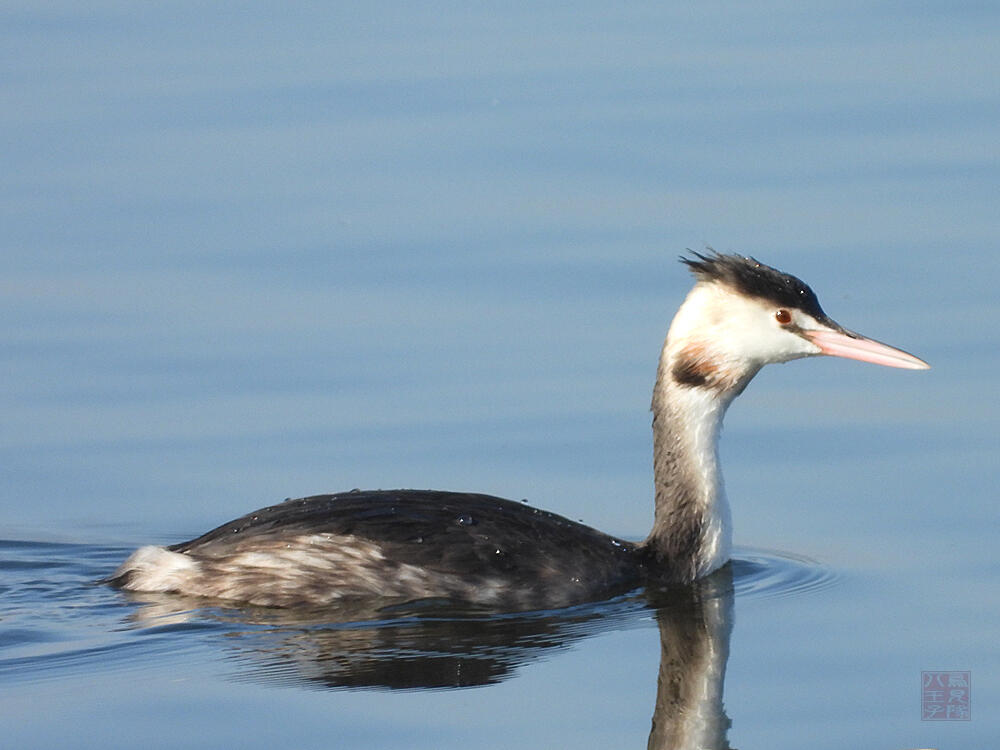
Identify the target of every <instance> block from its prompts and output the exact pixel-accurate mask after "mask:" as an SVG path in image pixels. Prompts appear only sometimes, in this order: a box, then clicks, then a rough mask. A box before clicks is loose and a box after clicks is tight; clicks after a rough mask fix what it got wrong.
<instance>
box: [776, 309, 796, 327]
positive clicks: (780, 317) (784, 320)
mask: <svg viewBox="0 0 1000 750" xmlns="http://www.w3.org/2000/svg"><path fill="white" fill-rule="evenodd" d="M774 319H775V320H776V321H778V322H779V323H781V325H788V324H789V323H791V322H792V314H791V313H790V312H788V310H778V312H776V313H775V314H774Z"/></svg>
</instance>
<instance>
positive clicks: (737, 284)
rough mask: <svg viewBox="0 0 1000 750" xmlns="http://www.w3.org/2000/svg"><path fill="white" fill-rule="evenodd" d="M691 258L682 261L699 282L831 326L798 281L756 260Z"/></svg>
mask: <svg viewBox="0 0 1000 750" xmlns="http://www.w3.org/2000/svg"><path fill="white" fill-rule="evenodd" d="M692 255H694V258H685V257H681V262H682V263H684V264H685V265H687V267H688V268H690V269H691V272H692V273H694V275H695V277H696V278H697V279H698V280H699V281H712V282H718V283H721V284H726V285H727V286H729V287H731V288H733V289H735V290H736V291H737V292H739V293H740V294H745V295H747V296H748V297H757V298H759V299H765V300H768V301H769V302H773V303H774V304H775V305H777V306H778V307H791V308H796V309H799V310H801V311H802V312H805V313H808V314H809V315H811V316H813V317H814V318H815V319H816V320H817V321H820V322H827V321H829V322H831V323H832V321H830V319H829V318H828V317H827V315H826V313H824V312H823V308H822V307H820V305H819V300H818V299H816V293H815V292H813V290H812V289H810V288H809V285H808V284H806V283H805V282H804V281H802V280H801V279H799V278H796V277H795V276H792V275H791V274H787V273H783V272H782V271H779V270H778V269H777V268H772V267H771V266H768V265H765V264H763V263H761V262H760V261H758V260H756V259H755V258H747V257H744V256H742V255H723V254H721V253H716V252H713V253H712V254H711V255H702V254H701V253H695V252H692Z"/></svg>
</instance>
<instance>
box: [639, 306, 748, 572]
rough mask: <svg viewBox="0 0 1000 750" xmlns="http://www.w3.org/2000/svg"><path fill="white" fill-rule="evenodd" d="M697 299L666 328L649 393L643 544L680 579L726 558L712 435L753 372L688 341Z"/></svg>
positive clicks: (724, 511) (723, 505)
mask: <svg viewBox="0 0 1000 750" xmlns="http://www.w3.org/2000/svg"><path fill="white" fill-rule="evenodd" d="M696 291H698V290H697V287H696ZM697 296H698V295H696V294H695V293H694V292H693V293H692V295H691V296H689V299H688V301H687V302H685V305H682V307H681V309H680V310H679V311H678V314H677V316H676V317H675V319H674V323H673V324H672V325H671V328H670V333H669V334H668V335H667V340H666V342H665V343H664V346H663V352H662V354H661V355H660V364H659V368H658V371H657V377H656V386H655V388H654V390H653V406H652V409H653V474H654V481H655V484H656V513H655V518H654V522H653V530H652V531H651V532H650V535H649V538H648V539H647V540H646V542H645V546H646V548H647V549H648V550H649V552H650V553H652V555H653V556H654V558H655V559H656V562H657V564H658V567H659V568H660V569H661V570H662V571H663V572H664V575H666V576H668V577H669V578H672V579H675V580H679V581H692V580H695V579H697V578H701V577H703V576H706V575H708V574H709V573H711V572H712V571H713V570H716V569H718V568H720V567H722V566H723V565H725V563H726V562H727V561H728V560H729V556H730V552H731V550H732V521H731V518H730V513H729V503H728V502H727V500H726V494H725V489H724V488H723V484H722V475H721V473H720V471H719V455H718V442H719V434H720V432H721V430H722V418H723V416H724V415H725V413H726V409H727V408H728V407H729V404H730V403H732V400H733V399H734V398H735V397H736V396H737V395H738V394H739V393H740V392H741V391H742V390H743V389H744V388H745V387H746V385H747V383H749V382H750V379H751V378H752V377H753V376H754V375H755V374H756V373H757V371H758V370H759V366H753V365H737V364H736V363H734V362H733V361H731V360H729V361H727V360H726V359H725V358H720V357H719V356H718V355H717V354H716V353H714V352H713V351H712V350H711V348H710V347H709V346H707V345H706V344H705V342H704V340H703V339H699V338H698V337H695V336H692V335H691V334H692V331H691V328H690V315H689V314H688V313H689V312H690V310H691V308H692V305H691V304H690V303H691V302H693V301H697ZM692 297H694V298H695V299H694V300H692Z"/></svg>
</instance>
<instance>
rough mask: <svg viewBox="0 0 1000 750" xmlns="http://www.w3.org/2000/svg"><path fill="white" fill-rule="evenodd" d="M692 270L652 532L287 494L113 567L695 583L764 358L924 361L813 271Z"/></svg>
mask: <svg viewBox="0 0 1000 750" xmlns="http://www.w3.org/2000/svg"><path fill="white" fill-rule="evenodd" d="M693 255H694V257H693V258H682V259H681V260H682V262H684V263H685V264H687V266H688V267H689V268H690V269H691V271H692V272H693V273H694V276H695V285H694V288H693V289H692V290H691V291H690V293H689V294H688V295H687V298H686V299H685V300H684V303H683V304H682V305H681V307H680V309H679V310H678V311H677V314H676V315H675V316H674V320H673V322H672V323H671V325H670V331H669V333H668V334H667V339H666V341H665V342H664V345H663V351H662V353H661V355H660V364H659V368H658V370H657V376H656V385H655V387H654V389H653V404H652V411H653V467H654V479H655V486H656V493H655V497H656V508H655V519H654V523H653V529H652V531H651V532H650V534H649V536H648V537H647V538H646V540H645V541H643V542H629V541H626V540H624V539H617V538H615V537H612V536H608V535H607V534H604V533H602V532H600V531H597V530H595V529H592V528H590V527H588V526H584V525H582V524H579V523H576V522H574V521H570V520H569V519H566V518H563V517H562V516H558V515H556V514H554V513H548V512H546V511H542V510H538V509H536V508H532V507H529V506H527V505H524V504H523V503H518V502H512V501H510V500H503V499H501V498H497V497H490V496H488V495H478V494H466V493H460V492H439V491H430V490H378V491H370V492H361V491H357V490H355V491H352V492H343V493H339V494H336V495H317V496H314V497H307V498H302V499H298V500H286V501H285V502H283V503H281V504H279V505H273V506H270V507H268V508H262V509H261V510H258V511H255V512H253V513H250V514H248V515H246V516H243V517H242V518H238V519H236V520H234V521H230V522H229V523H226V524H223V525H222V526H220V527H219V528H217V529H215V530H213V531H209V532H208V533H207V534H204V535H202V536H200V537H198V538H197V539H192V540H191V541H188V542H182V543H180V544H174V545H171V546H169V547H142V548H141V549H139V550H137V551H136V552H134V553H133V554H132V555H131V556H130V557H129V558H128V559H127V560H126V561H125V562H124V563H122V565H121V567H119V568H118V570H116V571H115V573H114V574H113V575H112V576H111V578H109V579H108V582H110V583H111V584H113V585H115V586H118V587H120V588H122V589H126V590H129V591H148V592H172V593H178V594H185V595H192V596H206V597H213V598H219V599H228V600H235V601H240V602H246V603H249V604H254V605H261V606H296V605H326V604H332V603H336V602H339V601H341V600H345V599H350V598H356V597H394V598H407V599H418V598H429V597H433V598H444V599H448V600H453V601H460V602H465V603H471V604H477V605H483V606H488V607H502V608H511V609H523V608H536V607H554V606H564V605H567V604H572V603H576V602H583V601H588V600H595V599H600V598H603V597H606V596H610V595H613V594H615V593H621V592H624V591H628V590H631V589H632V588H635V587H637V586H640V585H644V584H650V583H659V584H663V583H688V582H691V581H693V580H695V579H698V578H701V577H703V576H706V575H708V574H709V573H711V572H713V571H714V570H716V569H718V568H720V567H721V566H722V565H724V564H725V563H726V562H727V561H728V560H729V555H730V548H731V539H732V530H731V528H730V517H729V505H728V503H727V501H726V497H725V493H724V491H723V486H722V477H721V475H720V473H719V462H718V453H717V442H718V437H719V430H720V427H721V425H722V418H723V415H724V414H725V411H726V408H727V407H728V406H729V404H730V403H731V402H732V400H733V399H734V398H735V397H736V396H738V395H739V394H740V393H741V392H742V391H743V389H744V388H746V386H747V384H748V383H749V382H750V380H751V379H752V378H753V376H754V375H756V374H757V372H758V370H760V368H761V367H763V366H764V365H767V364H772V363H776V362H787V361H789V360H792V359H798V358H800V357H813V356H818V355H822V354H827V355H832V356H836V357H847V358H849V359H857V360H861V361H863V362H873V363H875V364H879V365H887V366H889V367H902V368H908V369H912V370H921V369H926V368H927V367H929V365H928V364H927V363H926V362H924V361H923V360H920V359H918V358H916V357H914V356H912V355H910V354H907V353H906V352H903V351H900V350H899V349H894V348H893V347H891V346H887V345H886V344H881V343H879V342H877V341H873V340H871V339H867V338H865V337H863V336H860V335H859V334H856V333H853V332H851V331H848V330H846V329H845V328H842V327H841V326H840V325H838V324H837V323H835V322H834V321H833V320H831V319H830V318H829V317H827V315H826V314H825V313H824V312H823V310H822V308H821V307H820V305H819V301H818V300H817V299H816V295H815V294H814V293H813V291H812V289H810V288H809V287H808V286H807V285H806V284H804V283H803V282H802V281H800V280H799V279H797V278H795V277H794V276H790V275H788V274H785V273H782V272H781V271H778V270H776V269H774V268H771V267H770V266H766V265H764V264H763V263H759V262H757V261H756V260H754V259H753V258H745V257H742V256H739V255H721V254H718V253H713V254H711V255H702V254H700V253H694V254H693Z"/></svg>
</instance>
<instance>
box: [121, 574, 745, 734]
mask: <svg viewBox="0 0 1000 750" xmlns="http://www.w3.org/2000/svg"><path fill="white" fill-rule="evenodd" d="M732 570H733V565H727V566H725V567H724V568H722V569H721V570H719V571H716V572H715V573H714V574H712V575H711V576H709V577H707V578H705V579H702V580H699V581H696V582H695V583H693V584H690V585H687V586H679V585H678V586H671V587H669V588H666V589H663V590H660V591H650V590H644V591H640V592H634V593H631V594H628V595H624V596H621V597H617V598H615V599H611V600H607V601H603V602H596V603H591V604H586V605H580V606H577V607H569V608H565V609H559V610H548V611H543V612H527V613H510V614H498V613H495V612H488V611H485V610H475V609H469V608H468V607H466V606H463V607H461V608H456V607H455V606H454V605H451V604H449V603H447V602H443V601H426V600H425V601H420V602H413V603H398V604H389V605H386V603H385V602H382V606H378V603H377V602H372V601H359V602H355V603H353V604H351V605H345V606H342V607H336V608H325V609H322V610H319V609H317V610H313V611H298V610H296V611H290V610H282V609H269V608H253V607H243V608H234V607H232V605H231V603H227V604H226V605H225V606H224V607H220V608H218V609H215V608H213V607H211V606H206V602H205V600H204V599H201V598H198V599H188V598H182V597H178V596H176V595H164V594H131V595H130V598H131V599H132V600H133V601H135V602H137V603H140V604H141V605H142V606H141V607H140V609H139V610H137V611H136V612H135V613H133V619H134V620H136V621H137V623H138V624H141V625H143V626H150V625H156V626H158V627H168V628H169V627H170V625H171V623H177V624H180V623H183V622H185V621H187V620H190V619H191V618H193V617H197V618H198V619H199V620H202V621H204V620H205V619H206V618H207V619H210V620H212V621H214V623H215V624H216V625H218V626H219V627H220V628H221V629H222V631H223V632H225V634H226V636H227V638H226V644H227V647H229V648H231V649H232V650H231V652H230V655H231V656H232V657H233V658H235V659H236V660H237V661H238V662H239V663H240V669H239V671H238V674H237V675H235V677H236V679H238V680H241V681H242V680H253V681H263V682H269V683H291V684H299V685H305V686H309V687H319V688H327V689H352V688H353V689H388V690H433V689H447V688H467V687H475V686H481V685H489V684H493V683H498V682H501V681H503V680H506V679H509V678H511V677H513V676H514V674H515V673H516V670H517V668H518V667H520V666H522V665H525V664H528V663H530V662H533V661H535V660H537V659H539V658H541V657H542V656H544V655H545V654H546V653H547V652H549V651H551V650H552V649H559V648H565V647H567V646H569V645H571V644H572V643H574V642H575V641H578V640H581V639H583V638H586V637H588V636H592V635H598V634H600V633H602V632H606V631H609V630H620V629H622V628H623V627H629V626H630V625H633V626H638V625H639V624H640V623H641V622H642V621H644V620H646V619H647V617H648V615H649V614H650V613H652V614H653V616H654V617H655V620H656V622H657V625H658V628H659V632H660V666H659V675H658V679H657V695H656V700H655V709H654V711H653V718H652V730H651V732H650V737H649V744H648V747H649V748H657V749H662V750H668V749H671V750H680V749H681V748H713V749H715V748H718V749H719V750H722V749H724V748H729V744H728V741H727V739H726V733H727V730H728V728H729V724H730V722H729V718H728V717H727V716H726V714H725V711H724V709H723V703H722V694H723V683H724V678H725V671H726V661H727V659H728V656H729V636H730V632H731V629H732V607H733V597H734V592H733V572H732Z"/></svg>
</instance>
